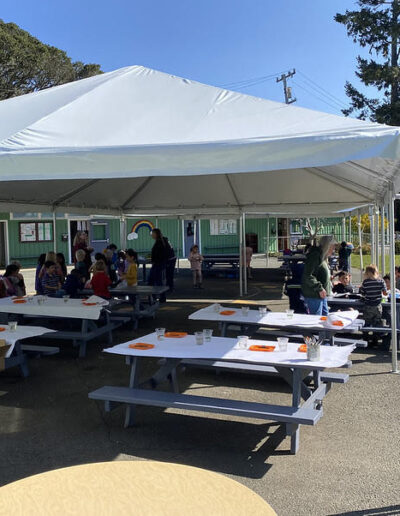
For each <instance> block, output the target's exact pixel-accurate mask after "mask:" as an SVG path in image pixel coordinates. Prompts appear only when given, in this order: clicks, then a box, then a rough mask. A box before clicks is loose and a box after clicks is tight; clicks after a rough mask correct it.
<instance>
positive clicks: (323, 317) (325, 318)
mask: <svg viewBox="0 0 400 516" xmlns="http://www.w3.org/2000/svg"><path fill="white" fill-rule="evenodd" d="M319 320H320V321H327V320H328V318H327V316H326V315H323V316H322V317H320V318H319Z"/></svg>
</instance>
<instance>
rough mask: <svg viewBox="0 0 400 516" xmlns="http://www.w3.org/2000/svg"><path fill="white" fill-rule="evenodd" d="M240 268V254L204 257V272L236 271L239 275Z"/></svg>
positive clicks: (207, 255)
mask: <svg viewBox="0 0 400 516" xmlns="http://www.w3.org/2000/svg"><path fill="white" fill-rule="evenodd" d="M239 266H240V256H239V254H206V255H204V256H203V271H204V272H205V273H210V272H212V271H217V270H219V271H234V273H235V274H237V272H238V270H239Z"/></svg>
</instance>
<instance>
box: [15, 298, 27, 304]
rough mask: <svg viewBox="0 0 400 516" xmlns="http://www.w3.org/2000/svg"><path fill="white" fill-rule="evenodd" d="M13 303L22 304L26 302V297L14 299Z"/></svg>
mask: <svg viewBox="0 0 400 516" xmlns="http://www.w3.org/2000/svg"><path fill="white" fill-rule="evenodd" d="M13 303H15V304H16V305H20V304H21V303H26V300H25V299H14V301H13Z"/></svg>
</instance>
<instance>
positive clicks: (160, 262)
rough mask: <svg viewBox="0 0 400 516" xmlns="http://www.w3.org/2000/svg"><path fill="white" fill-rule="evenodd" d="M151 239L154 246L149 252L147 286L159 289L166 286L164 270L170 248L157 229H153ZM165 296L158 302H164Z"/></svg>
mask: <svg viewBox="0 0 400 516" xmlns="http://www.w3.org/2000/svg"><path fill="white" fill-rule="evenodd" d="M151 237H152V239H153V240H154V245H153V248H152V250H151V269H150V275H149V285H153V286H157V287H161V286H165V284H166V269H167V262H168V258H169V255H170V252H171V251H170V249H171V246H170V245H169V243H168V241H167V239H166V238H165V237H164V236H163V234H162V233H161V231H160V230H159V229H158V228H155V229H153V231H152V232H151ZM165 299H166V298H165V295H164V294H163V295H162V296H160V301H161V302H164V301H165Z"/></svg>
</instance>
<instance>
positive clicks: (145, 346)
mask: <svg viewBox="0 0 400 516" xmlns="http://www.w3.org/2000/svg"><path fill="white" fill-rule="evenodd" d="M129 347H130V348H131V349H142V350H146V349H153V348H154V344H147V342H137V343H136V344H129Z"/></svg>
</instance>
